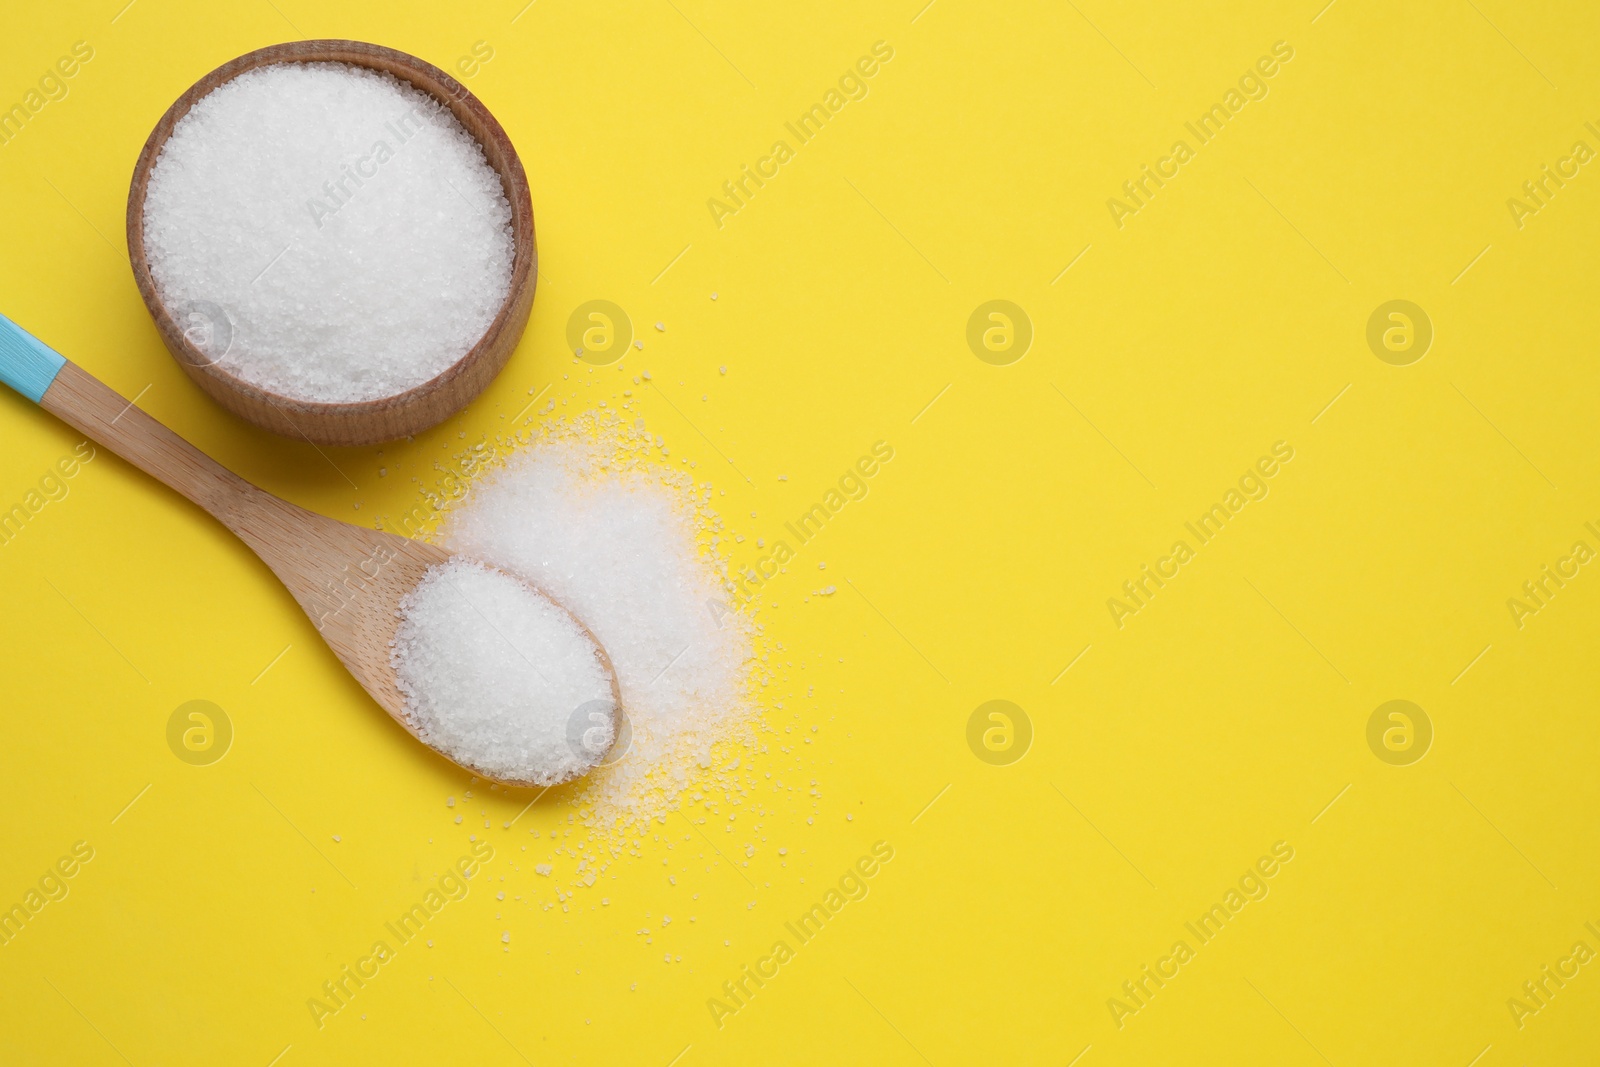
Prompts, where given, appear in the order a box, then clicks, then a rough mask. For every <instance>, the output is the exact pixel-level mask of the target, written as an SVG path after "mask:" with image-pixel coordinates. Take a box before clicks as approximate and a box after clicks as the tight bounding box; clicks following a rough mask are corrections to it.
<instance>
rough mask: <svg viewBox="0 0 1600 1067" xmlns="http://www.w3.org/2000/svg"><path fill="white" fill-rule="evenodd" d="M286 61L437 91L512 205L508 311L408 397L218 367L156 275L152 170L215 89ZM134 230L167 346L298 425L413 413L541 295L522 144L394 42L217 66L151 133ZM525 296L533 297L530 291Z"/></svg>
mask: <svg viewBox="0 0 1600 1067" xmlns="http://www.w3.org/2000/svg"><path fill="white" fill-rule="evenodd" d="M379 61H382V62H381V63H380V62H379ZM282 63H345V64H349V65H351V66H360V67H365V68H367V69H369V70H376V71H380V72H382V73H387V74H390V75H392V76H394V77H396V78H399V79H400V80H401V81H404V82H406V84H408V85H410V86H412V87H413V88H415V89H418V90H420V91H422V92H424V93H427V94H428V95H429V96H430V97H432V98H433V99H435V100H437V101H438V102H439V103H440V104H441V105H442V106H444V107H446V108H448V109H449V110H450V112H451V114H452V115H454V116H455V117H456V120H457V121H458V122H461V124H462V126H463V127H465V128H466V130H467V132H468V133H469V134H471V135H472V137H473V139H474V140H475V141H477V142H478V144H479V146H480V148H482V149H483V150H484V158H485V161H486V162H488V164H489V166H490V169H492V170H493V171H494V172H495V174H496V176H497V177H499V179H500V182H501V186H502V189H503V191H504V192H505V194H506V199H507V200H508V201H509V202H510V205H511V232H512V242H513V246H512V263H511V283H510V285H509V287H508V288H507V290H506V297H505V300H504V301H502V302H501V304H500V308H499V310H498V311H497V312H496V313H495V317H494V318H493V319H492V320H491V321H490V323H489V325H488V327H487V328H486V329H485V330H484V332H483V335H482V336H481V337H479V338H478V340H477V342H476V343H474V344H473V345H472V347H471V348H469V349H467V351H466V352H465V353H464V354H462V355H461V357H460V358H458V359H457V360H456V361H455V362H454V363H452V364H450V366H448V367H446V368H445V369H444V370H442V371H440V372H439V373H438V374H437V375H435V376H434V377H432V378H430V379H428V380H427V381H425V382H422V383H421V384H419V385H415V386H412V387H411V388H410V389H407V390H405V391H404V392H400V393H392V394H390V395H388V396H381V397H374V398H373V399H371V400H352V401H322V400H305V399H301V398H299V397H293V396H287V395H284V394H282V393H276V392H273V391H272V390H270V389H266V388H263V387H262V386H259V385H257V384H255V383H253V382H250V381H247V380H245V379H243V378H240V377H239V376H237V375H235V374H232V373H230V372H229V371H227V370H225V369H223V368H222V367H221V366H220V365H219V364H218V363H216V362H211V361H209V357H207V356H206V355H205V353H203V352H201V351H200V350H199V349H198V348H197V347H195V345H194V344H193V343H192V342H191V341H190V340H189V338H188V336H187V335H186V334H185V333H184V331H183V330H182V329H181V328H180V327H179V326H178V324H177V322H176V321H175V320H174V319H173V317H172V314H171V312H170V311H169V309H168V307H167V305H166V303H165V301H163V300H162V298H161V294H160V293H159V291H158V290H157V288H156V283H155V278H154V276H153V275H152V274H151V271H150V264H149V260H148V258H147V257H146V254H145V246H144V206H145V198H146V194H147V192H148V190H149V182H150V172H151V171H152V170H154V168H155V164H156V160H157V159H158V158H159V156H160V154H161V150H162V148H164V147H165V146H166V142H167V140H168V138H169V137H171V135H172V131H173V130H174V129H175V128H176V126H177V124H178V122H179V121H180V120H181V119H182V118H183V117H184V116H185V115H187V114H188V113H189V111H190V109H192V108H193V107H194V105H195V104H196V103H198V102H199V101H200V100H201V99H202V98H204V97H205V96H207V95H208V94H210V93H211V92H212V90H214V89H216V88H218V87H219V86H222V85H225V84H226V83H228V82H230V81H232V80H233V79H234V78H236V77H238V76H239V75H241V74H243V73H245V72H246V71H250V70H256V69H259V68H261V67H267V66H276V65H278V64H282ZM406 75H411V77H407V76H406ZM441 90H442V91H441ZM462 112H466V113H469V114H470V115H471V116H472V117H473V118H474V119H475V120H476V121H477V122H478V123H481V126H482V129H483V131H484V134H485V136H481V137H480V136H479V135H478V134H477V133H476V132H475V131H474V129H473V127H472V125H470V124H468V123H467V122H466V121H465V120H463V118H462ZM487 142H493V143H492V144H490V143H487ZM491 150H492V151H491ZM494 153H498V154H499V156H500V158H501V159H502V160H503V161H504V162H503V165H498V166H497V165H496V164H495V161H494V158H493V154H494ZM522 221H526V223H527V234H528V236H527V239H526V240H525V241H524V240H523V239H521V237H520V236H519V235H520V233H521V227H520V226H519V223H520V222H522ZM126 229H127V240H128V259H129V262H130V265H131V266H132V268H133V277H134V283H135V284H136V285H137V286H138V289H139V295H140V296H141V297H142V298H143V299H144V303H145V307H146V308H147V309H148V310H149V312H150V316H151V318H152V319H154V320H155V325H156V329H157V331H158V332H159V333H160V334H161V337H162V340H163V341H165V342H166V345H167V348H168V350H169V351H172V352H173V354H174V355H175V356H176V357H178V359H179V362H181V363H183V364H184V369H185V370H186V371H188V372H189V373H191V374H195V373H198V374H204V375H206V376H208V377H210V378H212V379H213V380H215V381H217V382H219V383H220V384H221V385H222V386H223V387H224V388H226V389H228V390H230V391H232V392H234V393H238V394H242V395H243V396H245V397H246V398H248V399H250V400H254V401H256V402H257V403H260V404H264V405H266V406H269V407H272V408H276V409H278V410H279V411H281V412H283V413H284V414H285V415H286V416H288V417H289V418H290V421H291V422H292V421H293V416H294V415H297V414H299V415H305V416H308V417H311V418H314V419H319V420H320V419H330V418H331V419H337V418H341V417H349V416H355V415H367V414H371V413H374V412H382V411H394V410H404V409H406V408H410V407H411V406H413V405H415V404H417V403H419V402H421V401H423V400H425V399H426V398H428V397H430V396H432V395H433V394H435V393H438V392H441V391H442V390H444V389H447V388H448V387H449V386H450V385H451V384H452V383H453V382H454V381H455V380H456V379H457V378H459V377H461V376H462V375H464V374H466V373H467V372H468V371H469V370H470V369H471V368H472V367H473V366H474V365H476V364H477V363H478V362H480V361H481V360H483V359H485V358H488V357H489V356H490V355H491V354H492V353H493V352H494V351H495V350H496V348H497V347H498V346H499V344H500V342H501V340H502V335H503V334H504V333H505V331H506V330H507V329H508V328H514V324H513V323H512V322H511V319H512V318H513V315H514V313H515V310H516V308H517V306H518V302H519V299H520V298H524V296H527V297H529V298H531V291H532V290H533V289H534V288H535V287H536V286H537V284H538V260H539V251H538V241H537V236H536V233H535V230H534V218H533V202H532V196H531V194H530V191H529V188H528V177H527V173H526V172H525V171H524V170H523V167H522V159H521V157H520V156H518V155H517V150H516V146H515V145H513V144H512V143H511V138H510V137H509V136H508V135H507V134H506V132H505V128H504V127H502V126H501V125H500V122H499V120H498V119H496V118H495V117H494V113H493V112H491V111H490V110H489V109H488V108H487V107H485V106H484V104H483V102H482V101H481V100H479V99H478V98H477V97H476V96H474V95H473V94H472V92H471V91H470V90H469V89H468V88H467V87H466V86H465V85H463V84H461V82H459V81H457V80H456V79H455V78H453V77H451V75H450V74H449V73H448V72H446V71H444V70H442V69H440V68H439V67H436V66H434V65H433V64H432V63H429V62H428V61H427V60H425V59H422V58H420V57H418V56H414V55H412V54H410V53H409V52H402V51H400V50H399V49H397V48H390V47H388V46H386V45H379V44H372V43H370V42H367V41H356V40H350V39H345V38H333V37H329V38H317V39H315V40H307V41H287V42H284V43H281V44H273V45H267V46H265V47H263V48H257V49H254V50H253V51H250V52H246V53H244V54H243V55H240V56H236V57H234V58H233V59H230V60H228V61H227V62H226V63H223V64H222V65H220V66H218V67H215V68H213V69H212V70H211V71H209V72H208V73H206V74H205V75H203V76H201V77H200V78H199V79H198V80H197V81H195V83H194V84H193V85H191V86H189V88H188V89H186V90H184V92H183V93H182V94H181V95H180V96H179V97H178V98H177V99H176V100H174V101H173V102H172V104H171V106H170V107H168V108H167V110H166V111H165V112H163V113H162V116H161V118H160V120H158V121H157V122H156V125H155V127H154V128H153V129H152V130H151V131H150V136H149V137H148V138H146V139H145V143H144V147H143V148H142V149H141V150H140V152H139V158H138V161H137V162H135V163H134V167H133V178H132V181H131V182H130V184H129V187H128V207H127V219H126ZM524 290H527V291H528V292H527V293H526V294H525V293H524ZM530 302H531V299H530ZM523 325H524V326H525V325H526V323H525V322H524V323H523ZM510 343H511V344H512V345H515V343H516V339H512V341H511V342H510Z"/></svg>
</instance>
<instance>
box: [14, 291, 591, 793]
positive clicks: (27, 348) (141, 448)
mask: <svg viewBox="0 0 1600 1067" xmlns="http://www.w3.org/2000/svg"><path fill="white" fill-rule="evenodd" d="M0 381H3V382H5V383H6V384H7V385H9V386H11V387H12V388H13V389H15V390H17V392H19V393H21V394H22V395H23V396H25V397H27V398H28V399H29V400H32V401H33V402H34V403H36V404H38V405H39V406H40V407H42V408H44V409H45V410H46V411H48V412H50V413H51V414H52V415H55V416H56V417H57V418H59V419H61V420H62V421H63V422H65V423H67V424H68V425H70V426H73V427H76V428H77V429H78V430H79V431H80V432H82V433H84V434H86V435H88V436H89V437H90V438H92V439H93V440H95V441H97V442H99V443H100V444H102V445H104V446H106V447H107V448H109V449H111V451H113V452H115V453H116V454H117V455H119V456H121V457H122V458H123V459H125V460H127V461H128V462H129V463H132V464H133V465H134V466H135V467H138V468H139V469H140V470H142V471H144V472H145V473H146V474H148V475H150V476H151V477H152V478H155V479H156V480H157V481H159V482H162V483H164V484H166V485H167V486H169V487H170V488H172V489H175V490H177V491H178V492H179V493H182V494H183V495H184V496H186V497H188V498H189V499H190V500H192V501H194V502H195V503H196V504H198V505H200V506H201V507H202V508H204V509H205V510H206V511H208V512H210V513H211V514H212V516H214V517H215V518H216V519H217V521H219V522H221V523H222V524H223V525H224V526H226V527H227V528H228V529H230V530H232V531H233V532H234V533H235V534H237V535H238V536H239V539H240V540H242V541H243V542H244V543H245V544H247V545H249V546H250V548H251V549H252V550H253V551H254V552H255V554H256V555H258V556H260V557H261V559H262V560H263V561H264V562H265V563H266V565H267V566H269V567H271V568H272V571H273V573H274V574H276V575H277V576H278V579H279V580H280V581H281V582H283V584H284V585H285V586H287V587H288V589H289V592H291V593H293V594H294V598H295V600H297V601H299V603H300V607H301V608H303V609H304V610H305V613H306V614H307V615H308V616H310V618H311V621H312V622H313V623H314V624H315V625H316V627H317V630H318V632H320V633H321V634H322V639H323V640H324V641H326V642H327V643H328V647H329V648H331V649H333V651H334V653H335V654H336V655H337V656H338V657H339V659H341V660H342V661H343V662H344V665H345V667H346V668H347V669H348V670H349V671H350V673H351V674H353V675H354V676H355V678H356V681H358V682H360V683H361V685H362V687H363V688H364V689H366V691H367V692H368V693H370V694H372V699H374V700H376V701H377V702H378V704H379V705H380V706H381V707H382V708H383V710H385V711H387V712H388V713H389V714H390V715H391V716H393V717H394V719H395V721H396V722H398V723H399V724H400V725H401V726H404V727H405V728H406V730H407V731H409V732H410V733H411V735H412V736H414V737H418V738H419V740H420V735H418V733H417V729H416V727H415V726H414V725H413V724H412V722H411V720H410V716H408V715H407V713H406V708H405V697H404V696H403V695H402V694H401V692H400V689H399V687H398V685H397V684H396V681H395V674H394V669H393V668H392V667H391V666H390V662H389V646H390V644H391V643H392V642H393V640H394V635H395V630H396V628H397V627H398V626H399V622H400V619H399V611H398V609H399V605H400V600H401V598H402V597H404V596H405V595H406V593H408V592H410V591H411V590H412V589H413V588H415V587H416V584H417V582H419V581H420V580H421V579H422V576H423V575H424V574H425V573H426V572H427V570H428V569H429V568H430V567H432V566H434V565H436V564H439V563H443V562H445V561H446V560H447V559H449V558H450V557H449V554H448V553H447V552H445V551H444V550H443V549H441V548H438V547H437V546H435V545H430V544H426V543H424V542H421V541H413V540H411V539H410V538H406V537H400V536H399V535H397V534H392V533H383V532H381V531H378V530H366V529H363V528H361V527H359V526H353V525H351V524H350V523H347V522H340V521H338V520H337V519H330V518H328V517H327V516H325V515H318V514H316V513H315V512H311V511H307V510H306V509H305V508H302V507H297V506H295V505H294V504H291V503H289V502H288V501H286V500H281V499H279V498H278V497H275V496H273V495H272V494H271V493H268V492H266V491H265V490H263V489H260V488H257V487H256V486H254V485H251V484H250V483H249V482H247V481H245V480H244V479H243V478H240V477H239V476H238V475H236V474H234V473H233V472H231V471H229V470H226V469H224V468H223V467H222V466H221V465H220V464H218V463H217V462H216V461H215V460H213V459H211V458H210V457H209V456H207V455H205V454H204V453H202V452H201V451H200V450H199V449H197V448H195V447H194V446H193V445H191V444H189V442H187V441H185V440H184V439H183V438H181V437H179V436H178V435H177V434H175V433H173V432H172V431H171V430H169V429H167V427H165V426H163V425H162V424H161V423H159V422H157V421H156V420H155V419H153V418H151V417H150V416H149V415H147V414H145V413H144V412H143V411H141V410H139V409H138V408H137V407H135V406H134V405H133V403H132V402H131V401H128V400H126V399H124V398H123V397H122V396H121V395H120V394H119V393H117V392H116V391H114V390H113V389H111V388H110V387H109V386H107V385H106V384H105V383H103V382H101V381H100V380H99V379H98V378H95V377H94V376H93V375H91V374H89V373H88V372H87V371H85V370H83V368H81V367H79V366H78V365H77V364H75V363H72V362H70V361H68V360H66V359H64V358H62V357H61V356H60V355H58V354H57V353H56V352H54V351H53V350H51V349H50V348H49V347H48V346H46V345H44V344H43V343H42V342H40V341H39V340H37V339H36V338H34V337H33V336H32V335H30V334H28V333H27V332H26V331H24V330H23V329H21V328H20V327H18V326H17V325H16V324H15V323H13V322H12V321H11V320H10V319H8V318H6V317H5V316H4V315H0ZM541 593H542V591H541ZM542 595H544V596H545V597H546V599H549V600H550V601H551V602H552V603H555V604H557V606H560V605H559V602H557V601H556V600H555V599H554V598H553V597H550V596H549V595H548V594H542ZM563 610H565V609H564V608H563ZM568 614H569V615H570V612H569V613H568ZM573 621H574V622H576V623H577V624H578V626H579V627H580V628H581V629H583V631H584V632H585V633H588V634H589V637H590V639H591V640H593V641H594V644H595V648H596V649H598V650H599V654H600V659H601V661H602V664H603V666H604V667H605V670H606V674H607V675H608V676H609V678H610V680H611V697H612V731H611V732H612V736H613V737H616V736H618V735H619V733H620V730H619V729H618V724H617V717H618V716H617V710H618V709H620V708H621V706H622V697H621V690H620V688H619V686H618V684H617V674H616V670H615V669H614V668H613V667H612V665H611V659H610V657H609V656H608V655H607V654H606V651H605V648H604V646H602V645H601V644H600V642H599V640H598V639H596V638H595V636H594V634H593V633H592V632H590V631H589V629H588V627H586V626H584V625H583V623H582V621H581V620H578V619H576V618H574V619H573ZM586 721H587V720H586ZM425 743H426V742H425ZM430 747H432V746H430ZM440 754H441V755H443V756H445V758H446V759H450V760H451V762H454V763H457V764H458V765H459V766H462V767H464V768H465V769H466V770H468V771H471V772H472V773H473V774H476V775H478V776H479V777H480V778H488V779H490V780H491V781H499V782H502V783H504V784H505V785H516V786H526V787H533V786H535V785H544V784H548V783H535V782H527V781H518V780H515V779H506V778H502V777H498V776H495V775H492V774H488V773H486V772H485V771H483V770H482V769H480V768H477V767H473V766H470V765H467V764H462V763H460V762H459V761H457V760H455V759H454V758H453V757H451V756H450V755H449V754H448V753H445V752H442V751H441V752H440ZM574 777H576V776H575V775H574Z"/></svg>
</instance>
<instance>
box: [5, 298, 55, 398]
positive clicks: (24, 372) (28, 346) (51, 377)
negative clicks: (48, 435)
mask: <svg viewBox="0 0 1600 1067" xmlns="http://www.w3.org/2000/svg"><path fill="white" fill-rule="evenodd" d="M66 362H67V361H66V360H65V359H63V358H62V357H61V356H60V355H58V354H57V353H56V352H55V350H54V349H52V348H51V347H50V346H49V345H47V344H45V343H44V342H43V341H41V340H39V339H38V338H37V337H35V336H33V334H31V333H29V332H28V331H27V330H24V329H23V328H22V327H21V326H18V325H17V324H16V323H14V322H12V321H11V320H10V319H8V318H6V317H5V316H4V315H0V382H5V383H6V384H7V385H9V386H11V388H13V389H15V390H16V391H17V392H19V393H21V394H22V395H23V396H25V397H27V398H28V399H29V400H31V401H33V402H34V403H35V404H37V403H38V402H39V400H40V398H42V397H43V396H44V393H45V390H46V389H49V388H50V383H51V382H53V381H55V380H56V375H57V374H59V373H60V372H61V368H62V366H63V365H64V364H65V363H66Z"/></svg>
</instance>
